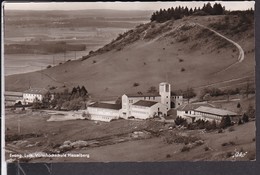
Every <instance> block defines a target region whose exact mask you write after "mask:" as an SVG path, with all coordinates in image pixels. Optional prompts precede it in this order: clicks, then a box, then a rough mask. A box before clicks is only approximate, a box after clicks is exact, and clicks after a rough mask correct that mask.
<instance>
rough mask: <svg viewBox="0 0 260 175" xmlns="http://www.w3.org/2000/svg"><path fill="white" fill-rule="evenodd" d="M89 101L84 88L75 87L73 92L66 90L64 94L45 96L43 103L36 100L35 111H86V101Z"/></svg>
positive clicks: (48, 94)
mask: <svg viewBox="0 0 260 175" xmlns="http://www.w3.org/2000/svg"><path fill="white" fill-rule="evenodd" d="M87 99H88V91H87V90H86V88H85V87H84V86H82V87H81V88H80V87H79V86H78V87H74V88H73V89H72V91H71V92H69V90H68V89H65V90H64V91H63V92H60V93H54V94H52V95H51V94H50V93H49V92H48V93H47V94H46V95H45V96H44V98H43V100H42V102H40V101H39V100H36V101H35V102H34V103H33V108H34V109H42V108H47V109H57V110H79V109H86V101H87Z"/></svg>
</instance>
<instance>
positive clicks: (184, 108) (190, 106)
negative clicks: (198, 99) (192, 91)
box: [177, 103, 214, 111]
mask: <svg viewBox="0 0 260 175" xmlns="http://www.w3.org/2000/svg"><path fill="white" fill-rule="evenodd" d="M200 106H208V107H214V106H213V105H211V104H209V103H203V104H194V103H187V104H183V105H180V106H179V107H178V108H177V110H178V111H191V110H195V109H196V108H198V107H200Z"/></svg>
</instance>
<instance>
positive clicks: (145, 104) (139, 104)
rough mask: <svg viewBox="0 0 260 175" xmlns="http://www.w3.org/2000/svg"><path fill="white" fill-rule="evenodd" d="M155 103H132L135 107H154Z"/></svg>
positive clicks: (144, 101) (143, 101) (142, 101)
mask: <svg viewBox="0 0 260 175" xmlns="http://www.w3.org/2000/svg"><path fill="white" fill-rule="evenodd" d="M156 103H158V102H156V101H147V100H139V101H138V102H136V103H134V104H133V105H135V106H144V107H151V106H153V105H155V104H156Z"/></svg>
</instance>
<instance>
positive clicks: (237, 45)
mask: <svg viewBox="0 0 260 175" xmlns="http://www.w3.org/2000/svg"><path fill="white" fill-rule="evenodd" d="M193 24H195V25H198V26H200V27H202V28H205V29H208V30H210V31H212V32H214V33H215V34H216V35H218V36H220V37H222V38H224V39H225V40H227V41H229V42H230V43H232V44H233V45H235V46H236V47H237V49H238V51H239V55H238V58H237V62H235V63H233V64H231V65H229V66H228V67H226V68H225V69H222V70H220V71H218V72H216V73H215V74H217V73H221V72H224V71H226V70H228V69H229V68H230V67H232V66H234V65H236V64H238V63H241V62H242V61H243V60H244V59H245V53H244V50H243V49H242V47H241V46H240V45H239V44H238V43H236V42H235V41H233V40H231V39H229V38H227V37H225V36H224V35H222V34H220V33H218V32H217V31H215V30H213V29H211V28H209V27H207V26H204V25H202V24H199V23H193Z"/></svg>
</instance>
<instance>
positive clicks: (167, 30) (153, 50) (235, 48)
mask: <svg viewBox="0 0 260 175" xmlns="http://www.w3.org/2000/svg"><path fill="white" fill-rule="evenodd" d="M253 21H254V20H253V19H250V20H249V19H243V18H242V17H241V16H238V15H228V16H225V15H220V16H189V17H184V18H182V19H179V20H169V21H166V22H164V23H157V22H151V23H146V24H142V25H139V26H136V27H135V28H134V29H132V30H129V31H127V32H126V33H124V34H121V35H119V36H118V38H116V39H115V40H113V41H112V42H111V43H109V44H107V45H105V46H104V47H103V48H100V49H98V50H97V51H91V52H90V53H89V55H87V56H85V57H84V58H83V59H78V60H75V61H68V62H66V63H65V64H61V65H58V66H55V67H52V68H48V69H44V70H42V71H37V72H32V73H26V74H20V75H11V76H7V77H6V78H5V87H6V90H16V91H22V90H25V89H27V88H28V87H29V86H30V85H31V86H33V87H46V88H50V87H53V86H54V87H56V89H57V90H61V91H62V90H64V89H65V88H72V87H74V86H78V85H84V86H85V87H86V88H87V90H88V91H89V92H90V93H91V94H92V96H94V97H116V96H119V95H122V94H123V93H134V92H138V91H141V92H146V91H147V90H148V89H149V87H151V86H156V87H157V85H158V84H159V83H160V82H162V81H168V82H169V83H171V84H172V88H173V90H177V89H181V88H182V89H183V88H187V87H193V88H194V89H195V90H197V91H199V90H200V89H201V88H204V87H207V86H214V87H220V88H227V87H228V88H236V87H239V86H245V84H246V83H248V82H250V83H252V84H254V65H255V60H254V47H255V46H254V24H253ZM134 83H139V86H134Z"/></svg>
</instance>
